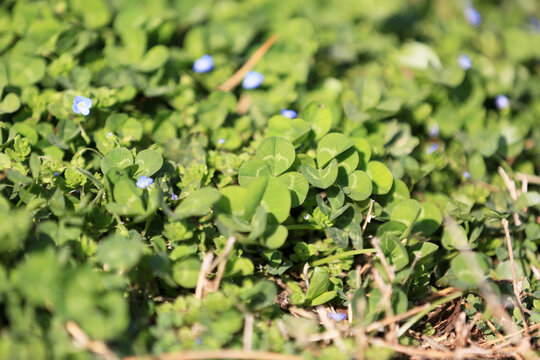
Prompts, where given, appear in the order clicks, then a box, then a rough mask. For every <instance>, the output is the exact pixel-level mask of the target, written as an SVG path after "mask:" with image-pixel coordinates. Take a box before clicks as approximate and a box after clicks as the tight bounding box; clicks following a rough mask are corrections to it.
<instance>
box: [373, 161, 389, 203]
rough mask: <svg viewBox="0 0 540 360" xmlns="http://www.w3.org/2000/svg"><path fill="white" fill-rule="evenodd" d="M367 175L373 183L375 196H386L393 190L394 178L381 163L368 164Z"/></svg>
mask: <svg viewBox="0 0 540 360" xmlns="http://www.w3.org/2000/svg"><path fill="white" fill-rule="evenodd" d="M367 173H368V175H369V177H370V178H371V181H373V193H374V194H375V195H383V194H386V193H388V192H389V191H390V189H392V183H393V182H394V178H393V177H392V173H391V172H390V170H388V168H387V167H386V165H384V164H383V163H381V162H379V161H370V162H369V163H368V164H367Z"/></svg>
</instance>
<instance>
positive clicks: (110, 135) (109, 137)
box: [105, 132, 113, 140]
mask: <svg viewBox="0 0 540 360" xmlns="http://www.w3.org/2000/svg"><path fill="white" fill-rule="evenodd" d="M105 137H106V138H107V139H109V140H111V138H112V137H113V133H112V132H108V133H107V135H105Z"/></svg>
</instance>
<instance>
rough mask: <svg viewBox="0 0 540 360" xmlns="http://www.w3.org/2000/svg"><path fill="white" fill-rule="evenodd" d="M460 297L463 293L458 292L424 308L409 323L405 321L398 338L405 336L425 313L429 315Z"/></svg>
mask: <svg viewBox="0 0 540 360" xmlns="http://www.w3.org/2000/svg"><path fill="white" fill-rule="evenodd" d="M461 295H463V292H462V291H458V292H456V293H453V294H450V295H448V296H447V297H443V298H441V299H439V300H436V301H434V302H432V303H431V305H430V306H429V307H428V308H426V309H425V310H423V311H421V312H419V313H418V314H416V315H415V316H413V317H412V318H410V320H409V321H407V322H406V323H405V324H403V326H402V327H400V328H399V332H398V337H401V336H403V334H405V333H406V332H407V330H409V329H410V328H411V327H412V326H413V325H414V324H416V322H417V321H419V320H420V319H421V318H423V317H424V316H426V314H427V313H429V312H430V311H433V310H434V309H436V308H438V307H439V306H441V305H442V304H444V303H447V302H449V301H452V300H454V299H455V298H458V297H460V296H461Z"/></svg>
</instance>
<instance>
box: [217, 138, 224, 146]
mask: <svg viewBox="0 0 540 360" xmlns="http://www.w3.org/2000/svg"><path fill="white" fill-rule="evenodd" d="M217 143H218V144H219V145H221V144H224V143H225V139H223V138H221V139H219V140H218V141H217Z"/></svg>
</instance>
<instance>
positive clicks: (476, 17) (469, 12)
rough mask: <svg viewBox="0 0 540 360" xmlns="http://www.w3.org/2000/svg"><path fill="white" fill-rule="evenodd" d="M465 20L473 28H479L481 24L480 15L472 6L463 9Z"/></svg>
mask: <svg viewBox="0 0 540 360" xmlns="http://www.w3.org/2000/svg"><path fill="white" fill-rule="evenodd" d="M464 14H465V19H467V21H468V22H469V24H471V25H472V26H474V27H477V26H479V25H480V24H481V23H482V15H480V13H479V12H478V10H476V9H475V8H474V7H473V6H472V5H469V6H467V7H466V8H465V11H464Z"/></svg>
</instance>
